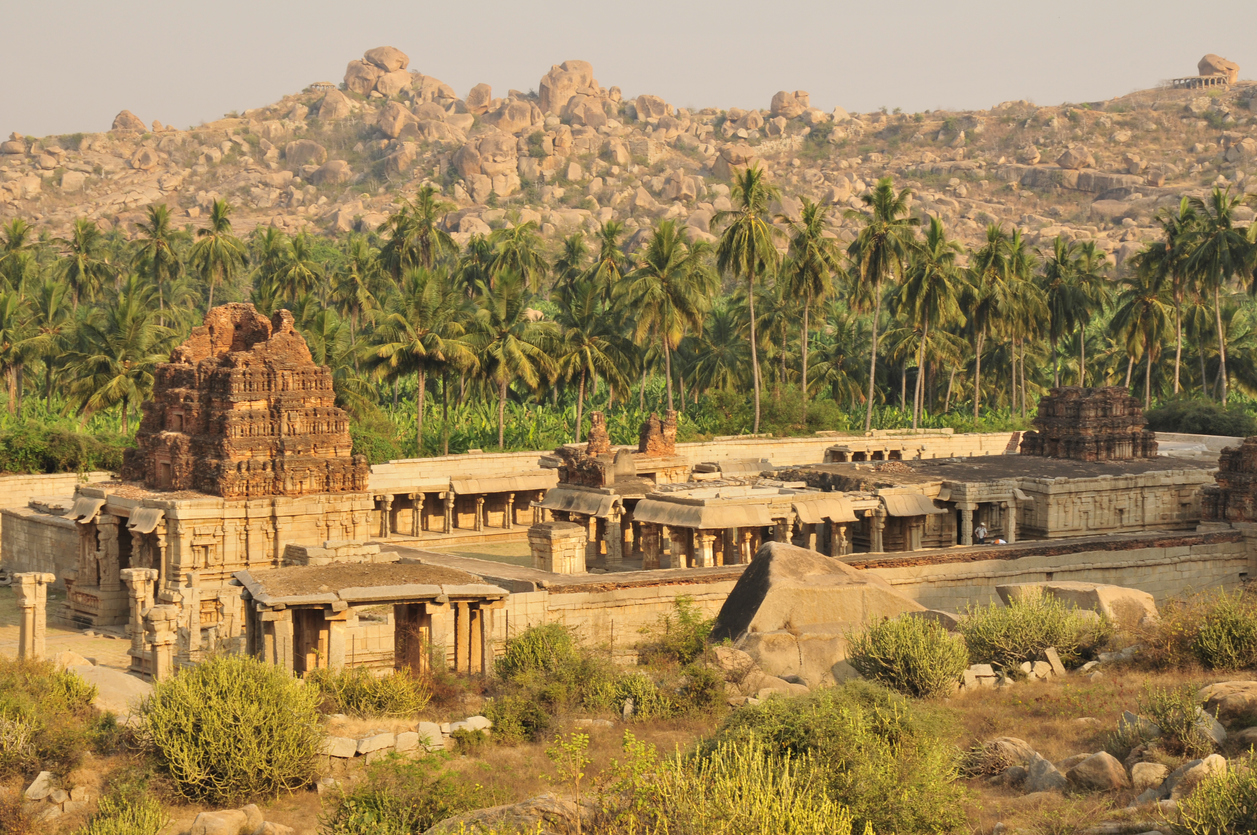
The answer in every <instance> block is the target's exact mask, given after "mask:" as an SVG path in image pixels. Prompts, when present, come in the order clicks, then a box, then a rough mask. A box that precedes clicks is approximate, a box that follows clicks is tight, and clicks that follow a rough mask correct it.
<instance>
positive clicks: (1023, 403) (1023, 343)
mask: <svg viewBox="0 0 1257 835" xmlns="http://www.w3.org/2000/svg"><path fill="white" fill-rule="evenodd" d="M1021 419H1022V420H1025V419H1026V341H1025V340H1024V339H1023V340H1022V341H1021Z"/></svg>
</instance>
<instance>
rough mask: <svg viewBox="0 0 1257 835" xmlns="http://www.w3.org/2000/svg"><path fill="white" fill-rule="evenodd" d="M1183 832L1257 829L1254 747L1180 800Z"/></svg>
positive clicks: (1219, 834) (1217, 834) (1225, 833)
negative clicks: (1238, 760)
mask: <svg viewBox="0 0 1257 835" xmlns="http://www.w3.org/2000/svg"><path fill="white" fill-rule="evenodd" d="M1178 812H1179V821H1178V825H1177V826H1175V827H1174V831H1175V832H1176V833H1179V835H1229V833H1232V832H1257V754H1255V753H1253V752H1252V751H1251V750H1250V751H1249V752H1248V754H1247V755H1246V756H1244V757H1243V758H1242V759H1241V760H1240V762H1238V763H1232V765H1231V767H1229V768H1228V769H1227V770H1226V771H1225V772H1224V773H1221V774H1218V773H1214V774H1211V775H1209V776H1208V777H1206V778H1205V779H1203V780H1201V781H1200V782H1199V783H1198V784H1197V785H1196V788H1195V790H1194V791H1192V793H1191V794H1189V795H1188V796H1187V797H1185V798H1183V799H1182V800H1180V801H1179V802H1178Z"/></svg>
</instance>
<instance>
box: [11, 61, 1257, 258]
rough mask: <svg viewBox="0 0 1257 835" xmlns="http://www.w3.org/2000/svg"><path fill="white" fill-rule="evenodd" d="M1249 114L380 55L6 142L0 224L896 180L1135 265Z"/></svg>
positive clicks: (986, 216) (1229, 149) (1224, 175)
mask: <svg viewBox="0 0 1257 835" xmlns="http://www.w3.org/2000/svg"><path fill="white" fill-rule="evenodd" d="M1207 63H1208V58H1207V59H1206V61H1202V64H1201V67H1202V69H1201V72H1202V74H1204V73H1205V72H1206V70H1207V69H1209V68H1208V67H1206V64H1207ZM1228 64H1229V62H1228ZM1233 66H1234V65H1229V67H1228V68H1227V69H1226V71H1227V72H1229V73H1230V74H1231V75H1232V77H1235V76H1236V75H1237V73H1238V70H1237V69H1234V70H1232V69H1230V67H1233ZM1255 111H1257V84H1252V83H1246V82H1236V83H1233V84H1230V85H1228V86H1219V87H1214V88H1210V89H1207V90H1202V89H1174V88H1172V87H1169V86H1165V87H1160V88H1157V89H1151V90H1145V91H1140V92H1136V93H1132V94H1130V95H1127V96H1123V97H1121V98H1117V99H1113V100H1111V101H1106V102H1089V103H1081V104H1063V105H1060V106H1054V107H1039V106H1036V105H1033V104H1031V103H1029V102H1025V101H1015V102H1005V103H1003V104H999V105H996V106H995V107H993V108H992V109H991V110H989V111H974V112H944V111H932V112H926V113H915V114H904V113H885V112H875V113H864V114H854V113H847V112H846V111H844V110H843V109H842V108H836V109H835V110H834V111H833V112H825V111H822V110H819V109H817V108H814V107H812V106H811V104H810V101H809V97H808V94H807V93H806V92H803V91H794V92H789V91H782V92H779V93H777V94H776V95H775V96H773V98H772V101H771V102H769V103H768V107H766V108H765V109H763V110H750V111H745V110H741V109H738V108H731V109H728V110H721V109H717V108H705V109H703V110H697V111H691V110H687V109H685V108H676V107H673V106H672V105H670V104H669V103H667V102H666V101H664V100H663V99H661V98H659V97H658V96H653V95H640V96H637V97H636V98H634V99H626V98H624V97H623V95H622V94H621V92H620V89H619V88H618V87H603V86H602V85H601V84H599V83H598V81H597V80H596V79H595V78H594V74H593V68H592V67H591V66H590V64H589V63H588V62H585V61H564V62H563V63H562V64H560V65H558V66H555V67H552V68H551V69H550V71H549V72H548V73H546V74H545V76H544V77H542V78H541V80H540V81H539V83H538V85H537V91H536V92H535V93H533V92H529V93H521V92H519V91H516V90H511V91H509V92H508V93H507V94H506V95H505V96H498V97H495V96H494V95H493V91H492V90H491V89H490V88H489V86H488V85H486V84H477V85H476V86H475V87H473V88H472V89H471V90H469V91H467V93H466V94H465V95H464V96H461V97H460V96H459V94H458V93H457V92H456V91H455V90H453V89H452V88H451V87H450V86H449V85H447V84H445V83H443V82H441V81H440V80H438V79H437V78H434V77H432V76H429V75H424V74H423V73H421V72H418V71H415V70H413V69H410V61H409V58H408V57H407V56H406V55H405V54H403V53H402V52H401V51H399V50H397V49H394V48H392V47H380V48H377V49H372V50H370V51H368V52H367V53H366V54H365V55H364V56H363V59H362V60H355V61H351V62H350V63H349V66H348V68H347V69H346V72H345V77H344V80H343V82H342V83H341V84H340V85H335V84H332V83H328V82H323V83H316V84H311V85H310V86H309V87H307V88H306V89H305V90H304V91H302V92H300V93H298V94H295V95H290V96H286V97H285V98H284V99H283V100H282V101H279V102H276V103H275V104H272V105H270V106H268V107H262V108H257V109H255V110H249V111H246V112H244V113H242V114H239V115H237V114H229V115H228V117H226V118H223V119H219V120H218V121H215V122H211V123H208V124H204V125H201V126H199V127H195V128H191V129H189V130H177V129H175V128H173V127H170V126H163V125H162V124H161V123H160V122H156V121H155V122H153V123H152V124H151V126H149V125H146V124H145V123H144V122H143V121H142V120H141V119H139V118H137V117H136V116H135V115H133V114H132V113H130V112H129V111H123V112H122V113H120V114H119V115H118V117H117V119H116V120H115V121H114V125H113V128H112V130H110V131H108V132H107V133H95V134H72V135H68V136H52V137H43V138H33V137H24V136H21V135H17V134H14V135H13V136H12V137H11V138H10V139H9V140H8V141H6V142H4V143H2V144H0V220H3V221H7V220H8V219H9V218H12V217H23V218H25V219H27V220H28V221H30V222H32V223H33V224H35V225H36V226H37V227H38V228H40V229H41V230H47V231H49V232H51V233H53V234H59V233H61V232H63V231H64V230H65V229H66V228H67V227H68V226H69V225H70V224H71V223H72V221H73V220H74V219H75V218H77V217H82V216H86V217H89V218H92V219H94V220H96V221H98V222H99V223H100V224H101V226H102V227H104V228H114V227H121V228H123V229H124V230H128V229H129V228H130V227H131V225H132V224H134V222H135V221H137V220H139V219H140V217H141V212H142V211H143V210H144V209H145V207H147V206H148V205H149V204H150V203H155V202H164V203H167V204H169V205H170V206H171V208H172V209H173V210H174V211H175V215H176V217H177V218H183V219H186V222H187V223H190V224H192V225H194V226H195V225H197V224H198V223H200V222H202V221H201V218H203V217H204V215H205V213H206V210H207V208H208V207H209V206H210V204H211V203H212V201H213V200H214V199H216V198H226V199H228V200H229V201H230V202H232V203H233V204H235V205H236V207H237V209H236V214H235V215H234V219H235V223H236V226H237V229H238V231H248V230H249V229H250V228H252V227H253V226H255V225H258V224H274V225H275V226H279V227H282V228H284V229H286V230H288V231H297V230H300V229H303V228H312V229H315V230H321V231H348V230H351V229H369V228H375V227H376V226H378V225H379V224H380V223H381V222H382V221H383V220H384V219H385V217H386V216H387V214H388V213H389V212H390V211H392V208H393V206H394V205H395V203H396V201H397V200H398V198H399V197H404V196H407V195H410V194H412V193H413V192H414V191H415V189H416V188H417V187H418V186H419V185H420V184H421V183H423V182H432V183H434V184H436V185H438V186H439V187H440V189H441V190H442V192H443V193H444V195H445V197H446V198H447V199H448V200H449V202H451V203H453V204H454V205H455V206H456V207H457V208H456V209H455V210H454V211H452V212H450V213H449V215H448V216H447V218H446V224H447V226H448V228H449V230H450V231H452V232H454V233H455V234H456V237H458V238H459V239H464V240H465V238H466V236H469V235H470V234H472V233H476V232H482V233H483V232H487V231H489V230H490V229H492V228H495V227H499V226H502V225H505V224H508V223H512V222H514V219H515V218H516V217H518V218H519V219H521V220H534V221H537V222H538V224H539V225H540V226H541V229H542V231H543V233H544V234H546V235H548V236H555V235H562V234H567V233H569V232H570V231H573V230H575V229H578V228H585V229H590V228H592V227H594V226H596V225H597V224H599V223H600V222H603V221H606V220H610V219H616V220H622V221H624V222H625V224H626V226H627V227H628V228H629V230H630V231H632V230H634V229H638V228H643V227H648V226H649V225H650V224H652V223H653V222H655V221H657V220H659V219H662V218H674V219H677V220H679V221H681V222H683V223H684V224H686V225H687V226H688V227H689V228H690V229H691V230H692V234H693V235H694V236H695V237H697V238H705V239H710V236H711V234H712V232H713V231H716V230H712V229H711V228H710V225H709V223H710V220H711V218H712V216H713V215H714V214H715V212H717V211H719V210H721V209H724V208H728V207H729V180H730V179H731V177H732V176H733V174H734V173H735V171H736V170H737V169H739V168H741V167H743V166H746V165H748V164H751V163H756V162H758V163H759V164H761V165H762V166H764V167H765V169H766V170H767V171H768V172H769V175H770V177H771V179H772V180H773V181H774V182H776V183H777V184H778V185H779V186H780V187H781V190H782V193H783V198H782V206H781V207H780V208H781V209H782V210H784V211H785V212H787V213H790V212H792V211H793V210H794V208H795V207H796V206H797V201H798V198H800V197H804V196H806V197H810V198H812V199H814V200H821V201H824V202H826V203H829V204H833V205H835V206H836V207H838V208H845V207H847V206H859V205H860V203H859V195H860V194H861V193H863V192H864V190H865V189H866V187H867V186H869V185H870V184H872V183H873V182H874V181H875V180H876V179H877V178H880V177H885V176H893V177H894V178H895V181H896V183H897V184H898V185H902V186H911V187H912V188H913V191H914V192H915V205H916V208H917V209H918V210H920V211H922V212H929V213H936V214H938V215H940V216H941V217H942V218H943V219H944V220H945V221H947V223H948V225H949V226H950V228H951V230H952V233H953V234H954V235H956V236H957V237H959V238H960V239H962V240H964V241H965V242H966V243H974V242H976V241H977V240H978V239H979V238H980V237H981V236H982V234H983V231H984V228H985V226H986V225H987V224H989V223H991V222H993V221H1002V222H1005V223H1007V224H1013V225H1016V226H1018V227H1020V228H1022V229H1023V230H1024V231H1025V232H1026V234H1027V235H1028V236H1029V237H1030V239H1031V241H1032V242H1042V241H1044V240H1048V239H1051V238H1052V237H1054V236H1056V235H1058V234H1063V235H1065V236H1067V237H1070V238H1073V239H1080V238H1081V239H1087V238H1090V239H1094V240H1095V241H1096V242H1097V244H1098V245H1099V246H1100V247H1101V248H1102V249H1104V250H1105V251H1107V252H1109V253H1111V254H1112V255H1113V257H1114V258H1115V259H1116V260H1118V261H1119V262H1120V261H1121V260H1122V259H1124V258H1125V257H1126V256H1128V255H1129V254H1130V253H1131V252H1133V251H1134V250H1135V249H1136V248H1137V247H1138V245H1139V242H1140V241H1142V240H1144V239H1147V238H1151V237H1152V236H1153V235H1154V229H1153V228H1152V223H1153V215H1154V213H1155V211H1156V209H1157V208H1158V207H1159V206H1163V205H1167V204H1170V203H1173V202H1176V201H1177V200H1178V198H1179V196H1180V195H1182V194H1192V193H1201V192H1202V191H1203V190H1204V189H1207V188H1208V187H1210V186H1211V185H1213V184H1214V183H1232V184H1235V185H1236V186H1237V187H1238V188H1243V187H1245V186H1247V184H1248V180H1247V177H1246V173H1247V172H1248V171H1249V170H1252V169H1254V168H1257V112H1255ZM1254 188H1255V189H1257V187H1254ZM1244 211H1246V212H1247V211H1248V210H1247V209H1245V210H1244ZM834 214H835V216H840V213H839V212H835V213H834ZM1250 216H1251V213H1250Z"/></svg>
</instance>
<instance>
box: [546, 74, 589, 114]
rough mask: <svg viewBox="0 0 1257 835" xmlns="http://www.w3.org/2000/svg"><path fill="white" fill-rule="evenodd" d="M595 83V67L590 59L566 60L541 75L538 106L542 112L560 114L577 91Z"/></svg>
mask: <svg viewBox="0 0 1257 835" xmlns="http://www.w3.org/2000/svg"><path fill="white" fill-rule="evenodd" d="M593 84H594V68H593V66H592V65H591V64H590V63H589V62H588V61H564V62H563V63H562V64H559V65H558V66H552V67H550V71H549V72H548V73H546V74H545V75H544V76H542V77H541V83H540V84H539V85H538V86H537V106H538V107H540V108H541V112H542V113H553V114H556V115H558V114H559V113H561V112H562V110H563V107H564V106H565V105H566V104H567V103H568V101H569V100H570V99H571V98H572V96H575V95H576V94H577V93H580V92H583V91H589V90H590V89H591V88H592V87H593Z"/></svg>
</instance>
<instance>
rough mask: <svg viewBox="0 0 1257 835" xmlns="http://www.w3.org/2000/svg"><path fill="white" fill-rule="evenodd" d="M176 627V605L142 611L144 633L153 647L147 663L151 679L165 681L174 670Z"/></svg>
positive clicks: (177, 615)
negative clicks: (150, 659)
mask: <svg viewBox="0 0 1257 835" xmlns="http://www.w3.org/2000/svg"><path fill="white" fill-rule="evenodd" d="M178 628H179V607H178V606H152V607H150V608H149V609H148V610H147V611H146V612H145V613H144V634H145V637H146V638H147V639H148V643H149V646H151V647H152V648H153V650H152V652H153V659H152V662H151V663H150V665H149V671H150V673H151V675H152V678H153V681H165V680H166V679H167V678H169V677H170V675H171V673H173V672H174V669H175V634H176V631H177V630H178Z"/></svg>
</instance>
